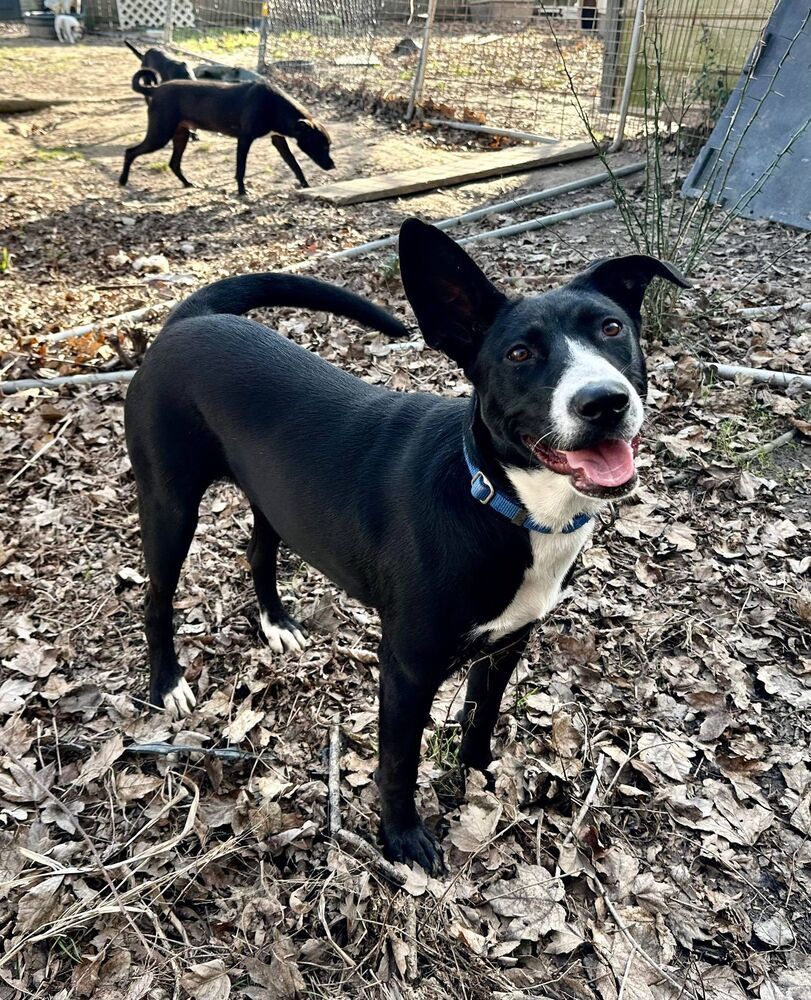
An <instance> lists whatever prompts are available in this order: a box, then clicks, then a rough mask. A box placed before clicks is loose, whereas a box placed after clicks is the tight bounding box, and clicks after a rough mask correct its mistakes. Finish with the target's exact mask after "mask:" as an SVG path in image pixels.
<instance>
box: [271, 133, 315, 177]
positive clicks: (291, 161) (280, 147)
mask: <svg viewBox="0 0 811 1000" xmlns="http://www.w3.org/2000/svg"><path fill="white" fill-rule="evenodd" d="M270 141H271V142H272V143H273V145H274V146H275V147H276V149H277V151H278V153H279V156H281V158H282V159H283V160H284V162H285V163H286V164H287V165H288V167H290V169H291V170H292V171H293V173H294V174H295V175H296V180H297V181H298V182H299V184H300V185H301V186H302V187H303V188H306V187H309V186H310V185H309V184H308V183H307V178H306V177H305V176H304V171H303V170H302V169H301V167H300V166H299V165H298V160H297V159H296V158H295V156H293V153H292V152H291V150H290V147H289V146H288V145H287V140H286V139H285V138H284V136H282V135H274V136H271V138H270Z"/></svg>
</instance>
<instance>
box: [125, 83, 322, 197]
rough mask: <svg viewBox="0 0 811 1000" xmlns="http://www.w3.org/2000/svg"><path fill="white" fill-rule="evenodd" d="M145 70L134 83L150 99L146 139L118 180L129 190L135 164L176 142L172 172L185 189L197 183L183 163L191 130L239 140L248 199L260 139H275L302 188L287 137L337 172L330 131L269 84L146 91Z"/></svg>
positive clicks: (241, 184) (241, 185)
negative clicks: (248, 174) (248, 169)
mask: <svg viewBox="0 0 811 1000" xmlns="http://www.w3.org/2000/svg"><path fill="white" fill-rule="evenodd" d="M142 72H143V71H141V70H139V72H138V73H136V74H135V76H134V77H133V80H132V86H133V89H134V90H136V91H138V93H141V94H144V95H145V96H148V97H149V102H148V104H149V111H148V116H149V117H148V122H147V132H146V138H145V139H144V141H143V142H141V143H139V144H138V145H137V146H131V147H130V148H129V149H128V150H126V152H125V153H124V169H123V170H122V171H121V176H120V177H119V179H118V183H119V184H122V185H123V184H126V183H127V179H128V178H129V173H130V167H131V166H132V161H133V160H134V159H135V158H136V157H138V156H142V155H143V154H144V153H152V152H154V151H155V150H156V149H161V148H162V147H163V146H165V145H166V144H167V143H168V142H169V140H170V139H171V140H172V142H173V151H172V158H171V159H170V161H169V166H170V167H171V169H172V172H173V173H174V175H175V176H176V177H177V178H178V179H179V180H180V181H181V183H182V184H183V186H184V187H191V183H190V182H189V181H188V180H187V179H186V178H185V177H184V176H183V172H182V170H181V169H180V161H181V159H182V158H183V152H184V150H185V149H186V145H187V143H188V141H189V130H190V129H194V128H202V129H207V130H208V131H209V132H222V133H223V134H224V135H230V136H234V137H235V138H236V140H237V173H236V178H237V188H238V190H239V193H240V195H244V194H245V165H246V163H247V161H248V151H249V150H250V148H251V144H252V143H253V141H254V139H258V138H260V136H263V135H267V134H268V133H269V132H272V133H274V134H273V135H272V137H271V142H272V143H273V145H274V146H275V147H276V149H277V150H278V151H279V154H280V155H281V157H282V159H283V160H284V162H285V163H286V164H287V165H288V167H290V169H291V170H292V171H293V173H294V174H295V175H296V178H297V179H298V182H299V184H301V186H302V187H305V188H306V187H308V186H309V185H308V184H307V180H306V178H305V177H304V174H303V173H302V170H301V167H300V166H299V165H298V163H297V162H296V158H295V156H293V154H292V152H291V151H290V147H289V146H288V145H287V142H286V140H285V138H284V137H285V136H288V137H289V138H292V139H295V140H296V142H297V143H298V146H299V149H301V151H302V152H303V153H306V154H307V156H309V157H310V159H311V160H314V161H315V162H316V163H317V164H318V166H319V167H321V168H322V169H323V170H333V169H334V168H335V164H334V163H333V162H332V158H331V157H330V153H329V146H330V138H329V134H328V133H327V130H326V129H325V128H324V127H323V125H320V124H319V123H318V122H317V121H316V120H315V119H314V118H312V117H311V116H310V115H309V113H308V112H307V111H306V110H305V109H304V108H303V107H302V106H301V105H300V104H298V103H297V102H296V101H294V100H293V98H292V97H289V96H288V95H287V94H285V93H284V91H282V90H279V89H278V88H277V87H273V86H271V85H270V84H269V83H215V82H214V81H206V82H205V83H200V82H197V81H193V82H190V81H188V80H174V81H170V82H169V83H162V84H161V85H160V86H159V87H154V88H153V87H145V86H143V83H142V82H141V80H140V79H139V78H140V76H141V73H142Z"/></svg>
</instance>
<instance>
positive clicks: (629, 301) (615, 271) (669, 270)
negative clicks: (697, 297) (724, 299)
mask: <svg viewBox="0 0 811 1000" xmlns="http://www.w3.org/2000/svg"><path fill="white" fill-rule="evenodd" d="M654 278H664V280H665V281H670V282H672V283H673V284H674V285H678V286H679V288H689V287H690V282H689V281H688V280H687V279H686V278H685V277H684V275H683V274H682V273H681V271H680V270H679V269H678V268H677V267H676V266H675V265H674V264H671V263H670V262H669V261H666V260H659V258H658V257H648V256H646V255H645V254H641V253H632V254H628V256H626V257H609V258H607V259H605V260H598V261H597V262H596V263H594V264H592V265H591V267H589V268H587V269H586V270H585V271H583V273H582V274H578V276H577V277H576V278H575V279H574V280H573V281H570V282H569V287H570V288H575V289H577V288H587V289H589V290H591V291H595V292H599V293H600V295H605V296H606V297H607V298H609V299H613V300H614V302H616V303H617V304H618V305H620V306H622V308H623V309H624V310H625V311H626V312H627V313H628V315H629V316H633V317H635V318H636V317H638V316H639V314H640V312H641V310H642V300H643V299H644V298H645V291H646V290H647V287H648V285H649V284H650V283H651V282H652V281H653V279H654Z"/></svg>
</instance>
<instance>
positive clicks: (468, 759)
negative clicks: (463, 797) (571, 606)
mask: <svg viewBox="0 0 811 1000" xmlns="http://www.w3.org/2000/svg"><path fill="white" fill-rule="evenodd" d="M530 630H531V626H527V628H524V629H521V630H520V631H519V632H514V633H512V634H511V635H508V636H505V637H504V638H503V639H501V640H499V642H498V644H497V645H496V646H495V647H494V648H493V649H492V651H489V652H488V653H487V654H486V655H484V656H481V657H480V658H479V659H477V660H476V661H475V662H474V663H473V664H472V665H471V667H470V672H469V674H468V681H467V693H466V694H465V705H464V708H463V709H462V711H461V713H460V720H459V721H460V722H461V723H462V733H463V735H462V746H461V749H460V754H459V756H460V759H461V761H462V764H464V765H465V767H472V768H474V769H475V770H477V771H484V770H486V769H487V767H488V766H489V765H490V763H491V762H492V760H493V753H492V751H491V749H490V740H491V739H492V736H493V730H494V729H495V726H496V722H497V721H498V714H499V710H500V708H501V699H502V697H503V695H504V691H505V690H506V688H507V684H508V683H509V680H510V677H511V676H512V672H513V670H515V668H516V666H517V664H518V661H519V660H520V659H521V656H522V654H523V652H524V650H525V649H526V646H527V638H528V636H529V633H530Z"/></svg>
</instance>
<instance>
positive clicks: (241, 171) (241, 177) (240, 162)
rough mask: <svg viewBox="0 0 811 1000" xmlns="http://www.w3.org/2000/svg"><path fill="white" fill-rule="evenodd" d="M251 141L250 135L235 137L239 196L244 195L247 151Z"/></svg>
mask: <svg viewBox="0 0 811 1000" xmlns="http://www.w3.org/2000/svg"><path fill="white" fill-rule="evenodd" d="M252 143H253V136H252V135H241V136H240V137H239V138H238V139H237V192H238V193H239V197H240V198H244V197H245V168H246V167H247V165H248V153H249V152H250V151H251V145H252Z"/></svg>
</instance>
